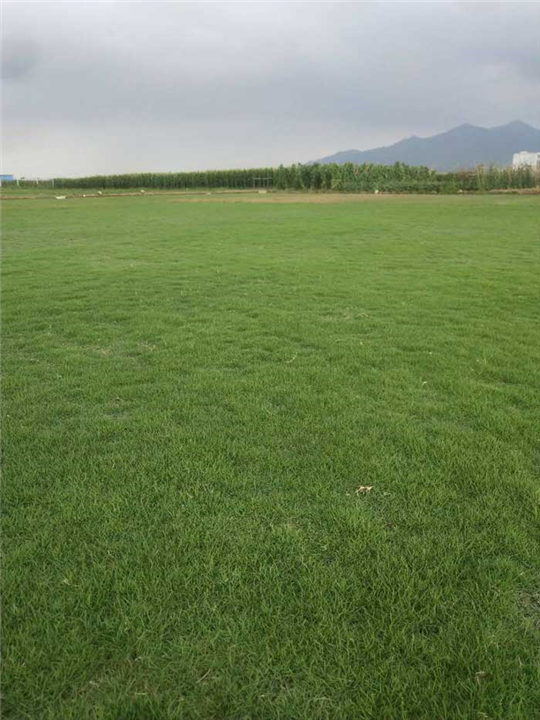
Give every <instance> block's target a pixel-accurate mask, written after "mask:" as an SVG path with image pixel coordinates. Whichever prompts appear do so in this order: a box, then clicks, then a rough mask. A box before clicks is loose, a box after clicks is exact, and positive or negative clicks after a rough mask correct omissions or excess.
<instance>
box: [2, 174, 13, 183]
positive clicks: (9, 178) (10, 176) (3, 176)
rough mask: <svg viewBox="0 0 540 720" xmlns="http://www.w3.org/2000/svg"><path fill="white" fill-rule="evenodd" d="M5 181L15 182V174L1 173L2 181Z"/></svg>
mask: <svg viewBox="0 0 540 720" xmlns="http://www.w3.org/2000/svg"><path fill="white" fill-rule="evenodd" d="M5 182H15V177H14V176H13V175H0V183H5Z"/></svg>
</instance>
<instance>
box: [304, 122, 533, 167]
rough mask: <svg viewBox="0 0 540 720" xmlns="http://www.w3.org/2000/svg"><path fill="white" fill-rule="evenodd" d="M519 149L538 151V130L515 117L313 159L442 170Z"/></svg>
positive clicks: (503, 161) (504, 158)
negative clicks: (496, 123)
mask: <svg viewBox="0 0 540 720" xmlns="http://www.w3.org/2000/svg"><path fill="white" fill-rule="evenodd" d="M520 150H530V151H533V152H540V130H539V129H538V128H535V127H532V126H531V125H527V124H526V123H524V122H521V121H520V120H515V121H514V122H511V123H508V124H507V125H500V126H498V127H493V128H483V127H478V126H476V125H469V124H468V123H466V124H464V125H459V126H458V127H455V128H453V129H452V130H448V131H447V132H444V133H440V134H439V135H432V136H431V137H426V138H420V137H416V135H413V136H412V137H409V138H405V139H404V140H400V141H399V142H397V143H395V144H394V145H388V146H386V147H378V148H373V149H372V150H345V151H342V152H337V153H335V155H329V156H327V157H323V158H321V159H320V160H315V161H313V162H318V163H322V164H327V163H338V164H340V165H342V164H343V163H346V162H352V163H358V164H362V163H378V164H381V165H392V164H393V163H395V162H397V161H399V162H403V163H406V164H407V165H427V166H428V167H430V168H433V169H435V170H442V171H446V170H457V169H460V168H470V167H474V166H476V165H490V164H494V165H510V164H511V162H512V155H513V154H514V153H515V152H519V151H520ZM310 164H313V163H310Z"/></svg>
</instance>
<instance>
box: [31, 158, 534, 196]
mask: <svg viewBox="0 0 540 720" xmlns="http://www.w3.org/2000/svg"><path fill="white" fill-rule="evenodd" d="M539 181H540V178H539V174H538V173H537V172H535V171H533V170H532V169H531V168H518V169H511V168H496V167H488V168H485V167H479V168H476V169H474V170H468V171H460V172H452V173H440V172H437V171H435V170H430V169H429V168H427V167H417V166H408V165H404V164H403V163H400V162H397V163H395V164H394V165H373V164H365V165H354V164H353V163H345V164H343V165H337V164H335V163H334V164H328V165H320V164H314V165H300V164H298V165H290V166H288V167H284V166H283V165H280V166H279V167H277V168H272V167H266V168H254V169H249V170H207V171H200V172H177V173H137V174H125V175H93V176H90V177H80V178H54V179H52V180H48V181H40V184H42V185H53V186H54V187H55V188H58V189H64V188H70V189H77V188H81V189H82V188H84V189H95V190H106V189H108V188H110V189H125V190H136V189H147V190H152V189H159V190H210V189H229V190H248V189H262V188H264V189H273V190H314V191H339V192H375V191H379V192H392V193H456V192H460V191H462V192H471V191H489V190H500V189H513V188H515V189H519V188H531V187H536V186H538V184H539ZM35 182H36V181H25V180H21V181H20V183H19V184H20V186H21V187H25V186H26V185H27V184H28V186H30V185H34V184H35Z"/></svg>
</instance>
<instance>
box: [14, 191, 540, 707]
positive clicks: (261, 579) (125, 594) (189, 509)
mask: <svg viewBox="0 0 540 720" xmlns="http://www.w3.org/2000/svg"><path fill="white" fill-rule="evenodd" d="M252 199H255V198H252ZM260 199H261V200H262V202H242V201H240V200H239V199H238V200H237V201H231V199H227V200H226V201H225V200H223V201H218V200H217V199H212V198H207V199H206V200H205V201H204V202H195V201H193V200H185V199H182V198H178V197H167V196H162V197H159V196H157V197H146V198H144V197H141V198H138V197H134V198H98V199H80V200H67V201H64V202H58V201H55V200H50V199H46V198H44V199H41V200H28V201H26V202H17V201H9V200H4V201H2V235H3V262H2V274H3V284H2V295H3V314H2V339H3V377H4V379H3V488H2V509H3V573H2V580H3V627H2V630H3V649H2V653H3V688H2V689H3V706H2V715H3V717H4V718H10V719H11V718H17V719H19V718H20V719H22V718H32V719H39V720H53V719H54V720H56V719H59V718H61V719H62V720H83V719H86V718H95V719H96V720H97V719H99V720H101V719H103V720H105V719H106V720H148V719H156V720H157V719H164V720H168V719H172V718H189V719H192V718H193V719H199V720H210V719H215V720H221V719H224V718H234V719H246V720H247V719H249V720H251V719H252V718H253V719H255V718H256V719H260V720H273V719H274V718H280V719H288V718H292V719H297V718H298V719H305V720H308V719H309V720H312V719H314V720H315V719H322V718H328V719H330V718H331V719H332V720H349V719H351V720H353V719H354V720H357V719H359V720H363V719H366V720H367V719H370V720H371V719H373V720H393V719H396V720H401V719H404V718H411V719H415V720H417V719H425V720H447V719H448V720H455V719H463V720H469V719H471V720H482V719H487V718H489V719H495V718H501V719H504V720H518V719H519V720H532V718H538V717H540V711H539V708H540V673H539V654H540V653H539V650H540V510H539V499H540V495H539V491H540V477H539V468H540V444H539V432H540V414H539V412H538V407H539V401H540V390H539V389H540V362H539V357H540V327H539V325H540V322H539V321H540V285H539V283H538V263H539V261H540V198H538V197H517V196H493V197H488V196H478V197H469V196H464V197H453V196H449V197H435V196H433V197H432V196H427V197H416V198H415V197H401V198H399V197H398V198H391V197H389V198H386V197H377V198H371V199H364V200H363V201H354V198H353V199H352V200H349V201H348V202H337V199H336V202H335V203H334V202H332V201H330V202H328V201H327V202H325V203H317V202H307V200H308V198H307V197H306V198H305V200H306V202H303V201H302V200H303V199H304V198H302V197H301V196H295V202H289V203H284V202H280V198H279V197H272V198H265V197H261V198H260ZM311 199H313V198H312V197H311ZM233 200H234V199H233ZM359 488H363V490H359Z"/></svg>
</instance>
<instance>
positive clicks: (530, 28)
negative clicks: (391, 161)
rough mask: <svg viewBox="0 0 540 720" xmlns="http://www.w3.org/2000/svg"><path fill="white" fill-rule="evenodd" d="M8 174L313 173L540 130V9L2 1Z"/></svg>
mask: <svg viewBox="0 0 540 720" xmlns="http://www.w3.org/2000/svg"><path fill="white" fill-rule="evenodd" d="M2 14H3V18H2V19H3V29H2V36H3V38H2V39H3V53H2V56H3V57H2V59H3V62H2V77H3V83H2V85H3V103H2V106H3V108H2V109H3V138H2V140H3V143H2V147H3V153H2V154H3V162H2V172H5V173H14V174H16V175H18V176H27V177H29V176H40V177H51V176H58V175H86V174H93V173H116V172H133V171H145V170H155V171H166V170H185V169H196V168H201V169H205V168H225V167H253V166H260V165H277V164H279V163H281V162H283V163H291V162H307V161H308V160H312V159H314V158H318V157H322V156H324V155H328V154H331V153H333V152H336V151H338V150H347V149H349V148H358V149H368V148H370V147H374V146H378V145H384V144H390V143H392V142H395V141H396V140H399V139H401V138H402V137H406V136H410V135H413V134H414V135H431V134H433V133H436V132H442V131H444V130H447V129H449V128H451V127H453V126H455V125H458V124H461V123H464V122H470V123H473V124H477V125H484V126H494V125H500V124H503V123H506V122H509V121H510V120H514V119H521V120H524V121H525V122H529V123H531V124H533V125H536V126H540V95H539V92H540V89H539V81H540V5H539V4H538V3H524V2H522V3H516V2H502V3H469V2H442V3H437V2H425V3H420V2H402V3H388V2H369V3H366V2H358V3H345V2H298V3H293V2H287V3H279V2H233V3H217V2H216V3H213V2H156V1H155V0H152V1H148V2H120V1H119V2H96V1H93V2H92V1H89V2H49V1H44V2H26V1H23V0H16V1H14V2H7V1H6V0H3V3H2Z"/></svg>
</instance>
